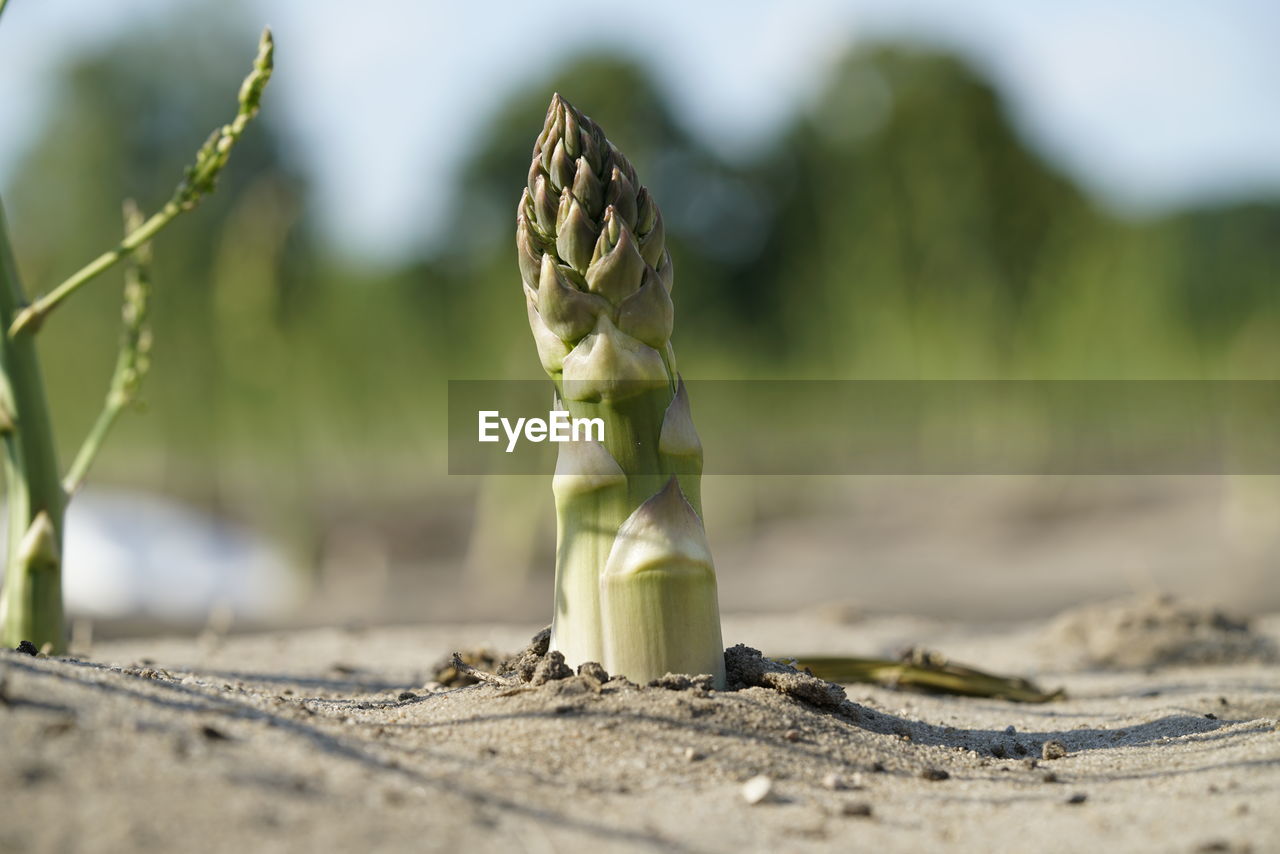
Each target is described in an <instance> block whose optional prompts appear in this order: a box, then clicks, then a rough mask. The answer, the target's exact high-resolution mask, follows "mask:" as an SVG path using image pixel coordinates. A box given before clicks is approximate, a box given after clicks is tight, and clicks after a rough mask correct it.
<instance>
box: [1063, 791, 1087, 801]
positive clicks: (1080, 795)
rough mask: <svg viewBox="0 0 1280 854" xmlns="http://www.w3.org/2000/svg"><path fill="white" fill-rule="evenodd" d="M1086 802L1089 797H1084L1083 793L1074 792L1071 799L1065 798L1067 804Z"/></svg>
mask: <svg viewBox="0 0 1280 854" xmlns="http://www.w3.org/2000/svg"><path fill="white" fill-rule="evenodd" d="M1087 800H1089V796H1088V795H1086V794H1085V793H1084V792H1076V793H1075V794H1074V795H1072V796H1071V797H1069V798H1067V803H1069V804H1082V803H1084V802H1085V801H1087Z"/></svg>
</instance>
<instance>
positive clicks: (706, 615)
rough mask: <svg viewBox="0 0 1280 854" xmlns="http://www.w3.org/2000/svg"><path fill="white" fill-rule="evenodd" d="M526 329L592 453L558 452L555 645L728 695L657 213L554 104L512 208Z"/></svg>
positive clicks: (577, 446)
mask: <svg viewBox="0 0 1280 854" xmlns="http://www.w3.org/2000/svg"><path fill="white" fill-rule="evenodd" d="M516 244H517V248H518V251H519V263H520V274H521V278H522V279H523V281H524V294H525V303H526V307H527V309H528V315H529V326H530V328H531V330H532V332H533V338H534V342H535V344H536V345H537V350H538V356H539V358H540V360H541V362H542V366H543V368H544V369H545V370H546V372H547V374H548V375H549V376H550V377H551V379H552V381H553V382H554V384H555V388H556V405H557V407H558V408H561V409H565V410H567V411H568V412H569V414H570V416H571V417H573V418H602V419H603V421H604V425H605V428H604V441H603V442H596V441H581V442H570V443H563V444H561V445H560V446H559V448H560V451H559V459H558V462H557V465H556V472H555V477H554V479H553V481H552V489H553V491H554V495H555V504H556V516H557V544H556V591H555V611H554V617H553V622H552V635H551V645H552V648H553V649H556V650H559V651H560V652H561V653H563V654H564V656H565V659H566V660H567V661H568V663H569V664H570V665H579V664H582V663H584V662H587V661H598V662H601V663H602V664H603V665H604V666H605V668H606V669H607V670H609V671H610V672H612V673H616V674H620V675H623V676H627V677H628V678H630V679H633V680H635V681H638V682H646V681H648V680H650V679H655V678H657V677H659V676H662V675H664V674H666V673H668V672H672V673H695V674H697V673H709V674H711V675H712V676H713V677H714V679H715V682H716V684H717V685H718V686H721V687H722V686H723V683H724V646H723V643H722V641H721V636H720V613H719V606H718V604H717V594H716V577H715V570H714V568H713V566H712V561H711V552H710V549H709V548H708V546H707V538H706V533H705V531H704V530H703V525H702V519H701V492H700V488H699V480H700V477H701V474H702V446H701V444H700V442H699V440H698V435H697V433H696V432H695V431H694V427H693V420H692V418H691V417H690V410H689V397H688V394H687V392H686V390H685V386H684V382H683V381H682V379H681V378H680V374H679V373H678V372H677V370H676V360H675V352H674V351H673V350H672V347H671V329H672V322H673V320H674V311H673V306H672V302H671V296H670V293H671V285H672V269H671V258H670V255H669V254H668V253H667V249H666V245H665V240H664V230H663V224H662V215H661V213H660V212H659V210H658V206H657V204H656V203H655V202H654V200H653V197H652V196H651V195H650V194H649V191H648V190H647V189H645V188H644V187H643V186H641V184H640V182H639V180H638V179H637V177H636V173H635V169H634V168H633V167H632V166H631V164H630V163H629V162H628V161H627V158H626V157H624V156H623V155H622V153H621V152H620V151H618V149H617V148H615V147H614V146H613V145H612V144H611V143H610V142H609V141H608V140H607V139H606V138H605V135H604V132H603V131H602V130H601V129H600V127H599V126H598V125H596V124H595V122H593V121H592V120H591V119H589V118H588V117H587V116H585V115H583V114H582V113H580V112H578V110H576V109H574V107H573V106H572V105H570V104H569V103H568V102H567V101H565V100H564V99H563V98H561V97H560V96H559V95H556V96H554V97H553V98H552V100H551V106H550V108H549V109H548V110H547V117H546V122H545V124H544V125H543V128H542V132H541V133H540V134H539V135H538V139H537V142H536V143H535V145H534V149H533V162H532V164H531V166H530V168H529V180H528V186H527V187H526V188H525V190H524V193H523V195H522V196H521V199H520V204H519V206H518V208H517V211H516Z"/></svg>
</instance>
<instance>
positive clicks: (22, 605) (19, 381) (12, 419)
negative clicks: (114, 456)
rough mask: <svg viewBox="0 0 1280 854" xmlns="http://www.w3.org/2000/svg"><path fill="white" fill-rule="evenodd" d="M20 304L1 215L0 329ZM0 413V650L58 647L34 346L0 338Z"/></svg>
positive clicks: (55, 574) (52, 516)
mask: <svg viewBox="0 0 1280 854" xmlns="http://www.w3.org/2000/svg"><path fill="white" fill-rule="evenodd" d="M24 303H25V293H24V291H23V288H22V283H21V281H20V280H19V278H18V267H17V263H16V261H15V259H14V256H13V250H12V248H11V246H10V244H9V236H8V229H7V226H6V225H5V221H4V212H3V210H2V209H0V324H4V325H6V326H7V325H8V323H9V322H10V321H11V320H12V318H13V316H14V314H15V313H16V312H17V311H18V310H19V308H20V307H21V306H22V305H23V304H24ZM0 338H2V340H0V373H2V374H3V378H2V382H0V386H2V387H0V408H2V409H3V412H4V418H3V419H2V420H3V422H4V424H5V426H6V427H7V429H6V431H5V434H4V449H5V458H4V463H5V481H6V485H7V494H8V501H9V544H8V552H7V554H6V560H5V576H4V588H3V590H2V591H0V643H2V644H3V645H4V646H8V647H13V646H16V645H17V644H18V643H19V642H20V641H24V640H26V641H31V642H32V643H34V644H35V645H36V646H37V647H42V648H43V647H44V646H45V645H49V646H50V647H51V648H52V649H54V650H60V649H62V647H63V643H64V638H63V622H62V574H61V567H60V555H61V553H62V515H63V510H64V509H65V506H66V496H65V494H64V493H63V491H62V478H61V475H60V471H59V468H58V457H57V453H56V451H55V448H54V441H53V428H52V423H51V422H50V420H49V404H48V402H47V401H46V399H45V392H44V380H43V378H42V376H41V373H40V363H39V360H38V359H37V357H36V348H35V339H33V338H32V337H31V336H29V335H25V336H22V337H20V338H9V337H8V336H0Z"/></svg>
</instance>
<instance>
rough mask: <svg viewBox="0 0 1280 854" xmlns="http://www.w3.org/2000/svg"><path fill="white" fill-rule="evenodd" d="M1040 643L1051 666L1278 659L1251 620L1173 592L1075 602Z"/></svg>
mask: <svg viewBox="0 0 1280 854" xmlns="http://www.w3.org/2000/svg"><path fill="white" fill-rule="evenodd" d="M1039 645H1040V649H1041V654H1042V656H1043V657H1044V658H1045V659H1046V660H1047V662H1046V663H1048V664H1049V665H1050V666H1054V667H1062V668H1073V669H1081V670H1088V669H1099V670H1142V669H1148V668H1152V667H1166V666H1171V665H1210V664H1244V663H1254V662H1256V663H1264V664H1265V663H1273V662H1276V661H1280V654H1277V649H1276V644H1275V642H1274V641H1273V640H1272V639H1270V638H1268V637H1266V636H1264V635H1261V634H1259V633H1257V632H1255V631H1254V629H1253V627H1252V625H1251V624H1250V622H1249V620H1247V619H1245V618H1243V617H1237V616H1234V615H1231V614H1227V613H1225V612H1223V611H1221V610H1218V609H1217V608H1213V607H1208V606H1204V605H1196V604H1193V603H1190V602H1184V601H1181V600H1178V599H1176V598H1174V597H1171V596H1157V597H1150V598H1146V599H1138V600H1133V599H1126V600H1121V601H1117V602H1103V603H1098V604H1093V605H1086V606H1083V607H1080V608H1073V609H1071V610H1069V611H1065V612H1064V613H1062V614H1061V615H1059V616H1058V618H1057V619H1055V620H1054V621H1053V623H1051V624H1050V625H1049V627H1048V628H1047V629H1046V630H1045V632H1044V633H1043V634H1042V635H1041V638H1040V644H1039Z"/></svg>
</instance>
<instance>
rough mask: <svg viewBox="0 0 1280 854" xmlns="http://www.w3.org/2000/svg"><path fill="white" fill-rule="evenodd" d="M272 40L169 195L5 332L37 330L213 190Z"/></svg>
mask: <svg viewBox="0 0 1280 854" xmlns="http://www.w3.org/2000/svg"><path fill="white" fill-rule="evenodd" d="M274 55H275V42H274V41H273V39H272V37H271V30H270V29H269V28H268V29H264V30H263V31H262V38H261V39H260V40H259V42H258V55H257V57H256V58H255V59H254V62H253V70H252V71H250V72H249V76H247V77H246V78H245V79H244V83H242V84H241V86H240V93H239V109H238V110H237V112H236V116H235V118H234V119H233V120H232V121H231V123H230V124H227V125H223V126H222V127H220V128H218V129H216V130H215V131H214V132H213V133H212V134H210V135H209V138H208V139H207V140H205V143H204V145H202V146H200V150H199V151H197V152H196V159H195V163H193V164H192V165H191V166H188V167H187V169H186V172H185V173H184V175H183V178H182V181H181V182H179V184H178V186H177V188H176V189H175V190H174V192H173V197H172V198H170V199H169V201H168V202H166V203H165V205H164V207H162V208H161V209H160V210H159V211H157V212H156V213H155V214H153V215H152V216H151V217H150V218H149V219H147V220H146V221H145V222H143V223H141V224H140V225H139V226H138V227H137V228H135V229H134V230H133V231H131V232H130V233H129V234H127V235H126V236H125V238H124V240H122V241H120V244H119V245H118V246H116V247H115V248H114V249H111V250H109V251H107V252H104V253H102V254H101V255H99V256H98V257H97V258H95V259H93V260H92V261H90V262H89V263H88V264H86V265H85V266H84V267H82V268H80V269H79V270H77V271H76V272H75V273H72V274H71V276H69V277H68V278H67V279H66V280H64V281H63V282H62V283H61V284H60V285H58V286H57V287H56V288H54V289H53V290H51V291H49V292H48V293H47V294H45V295H44V296H42V297H40V298H39V299H37V300H36V301H35V302H33V303H32V304H31V305H29V306H27V307H26V308H25V309H23V310H22V311H21V312H19V313H18V316H17V317H16V318H15V319H14V320H13V322H12V324H10V325H9V336H10V337H15V336H17V335H18V334H19V333H21V332H23V331H31V332H34V331H35V330H37V329H39V327H40V324H41V323H43V322H44V319H45V318H46V317H48V315H49V314H50V313H51V312H52V311H53V310H54V309H56V308H57V307H58V306H59V305H61V304H62V302H63V301H64V300H65V299H66V298H67V297H69V296H71V295H72V294H73V293H75V292H76V291H78V290H79V289H80V288H82V287H84V286H85V285H86V284H88V283H89V282H91V281H93V280H94V279H95V278H97V277H98V276H100V275H102V274H103V273H105V272H106V271H107V270H110V269H111V268H112V267H114V266H115V265H116V264H119V263H120V262H121V261H123V260H124V259H126V258H128V257H129V256H130V255H132V254H133V253H134V252H137V251H138V248H139V247H141V246H142V245H144V244H146V243H147V242H148V241H150V240H151V239H152V238H153V237H155V236H156V235H157V234H159V233H160V231H161V230H163V229H164V228H165V226H167V225H169V223H171V222H173V221H174V220H175V219H177V217H178V216H179V215H180V214H182V213H185V212H186V211H189V210H193V209H194V208H195V207H196V206H197V205H199V204H200V201H201V200H202V199H203V198H204V197H205V196H206V195H208V194H209V193H211V192H213V190H214V188H215V186H216V185H217V180H218V175H219V174H220V173H221V172H222V170H223V168H224V167H225V166H226V165H227V160H228V159H229V158H230V157H231V149H232V148H234V147H235V144H236V142H237V141H238V140H239V139H240V137H241V136H242V135H243V134H244V131H245V128H246V127H248V125H249V122H250V121H251V120H252V119H253V117H254V116H256V115H257V114H258V110H259V108H260V107H261V104H262V92H263V89H265V88H266V85H267V81H268V80H270V79H271V71H272V69H273V67H274Z"/></svg>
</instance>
